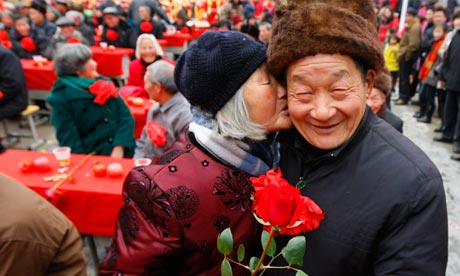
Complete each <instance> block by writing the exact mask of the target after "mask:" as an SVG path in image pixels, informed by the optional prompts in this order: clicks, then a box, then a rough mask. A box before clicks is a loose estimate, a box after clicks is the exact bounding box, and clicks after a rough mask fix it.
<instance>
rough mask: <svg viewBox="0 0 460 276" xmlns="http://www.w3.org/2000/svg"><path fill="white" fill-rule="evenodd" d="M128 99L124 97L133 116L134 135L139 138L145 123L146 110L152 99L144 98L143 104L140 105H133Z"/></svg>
mask: <svg viewBox="0 0 460 276" xmlns="http://www.w3.org/2000/svg"><path fill="white" fill-rule="evenodd" d="M128 99H129V98H125V102H126V105H127V106H128V108H129V111H131V114H132V115H133V118H134V137H135V138H136V139H139V138H140V137H141V134H142V130H143V129H144V126H145V124H146V120H147V112H148V111H149V109H150V107H151V106H152V105H153V101H151V100H145V99H144V104H143V105H142V106H135V105H134V104H133V103H132V102H131V101H130V100H128Z"/></svg>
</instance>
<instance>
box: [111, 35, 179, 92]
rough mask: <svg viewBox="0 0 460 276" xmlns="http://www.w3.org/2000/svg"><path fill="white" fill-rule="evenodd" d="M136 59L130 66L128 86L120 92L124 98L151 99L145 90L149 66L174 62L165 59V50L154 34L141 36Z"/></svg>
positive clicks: (138, 41) (137, 44)
mask: <svg viewBox="0 0 460 276" xmlns="http://www.w3.org/2000/svg"><path fill="white" fill-rule="evenodd" d="M135 55H136V59H135V60H133V61H131V63H130V64H129V76H128V80H127V82H126V86H125V87H123V88H122V90H121V91H120V95H121V96H122V97H128V96H132V97H142V98H145V99H148V98H149V95H148V94H147V91H145V89H144V75H145V72H146V70H147V66H149V65H150V64H152V63H154V62H155V61H157V60H161V59H163V60H165V61H168V62H170V63H171V64H173V65H174V62H173V61H170V60H169V59H167V58H164V57H163V55H164V53H163V49H162V48H161V46H160V44H159V43H158V41H157V39H156V38H155V36H154V35H152V34H141V35H140V36H139V37H138V38H137V42H136V53H135Z"/></svg>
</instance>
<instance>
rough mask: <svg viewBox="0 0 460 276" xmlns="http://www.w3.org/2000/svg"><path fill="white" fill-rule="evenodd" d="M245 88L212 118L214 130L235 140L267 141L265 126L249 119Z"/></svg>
mask: <svg viewBox="0 0 460 276" xmlns="http://www.w3.org/2000/svg"><path fill="white" fill-rule="evenodd" d="M243 87H244V84H243V86H242V87H241V88H240V89H238V91H237V92H236V94H235V95H234V96H233V97H232V98H231V99H230V100H229V101H228V102H227V103H226V104H225V105H224V106H223V107H222V108H221V109H220V110H219V111H218V112H217V113H216V116H215V118H212V119H211V120H212V121H213V126H214V127H215V128H214V130H215V131H217V132H218V133H220V134H221V135H222V136H224V137H232V138H235V139H240V140H242V139H244V138H249V139H251V140H254V141H260V140H265V139H266V138H267V131H266V130H265V128H264V127H263V125H261V124H258V123H254V122H253V121H252V120H251V119H250V118H249V113H248V109H247V106H246V102H245V101H244V98H243Z"/></svg>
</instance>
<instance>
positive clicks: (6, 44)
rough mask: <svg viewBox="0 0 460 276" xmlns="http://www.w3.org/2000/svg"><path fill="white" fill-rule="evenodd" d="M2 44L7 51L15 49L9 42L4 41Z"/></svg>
mask: <svg viewBox="0 0 460 276" xmlns="http://www.w3.org/2000/svg"><path fill="white" fill-rule="evenodd" d="M1 44H2V46H3V47H5V48H6V49H11V47H13V43H11V41H9V40H2V42H1Z"/></svg>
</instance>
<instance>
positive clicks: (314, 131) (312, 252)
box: [0, 0, 460, 276]
mask: <svg viewBox="0 0 460 276" xmlns="http://www.w3.org/2000/svg"><path fill="white" fill-rule="evenodd" d="M211 2H212V3H214V4H215V3H216V1H211ZM222 2H224V1H222ZM408 2H409V6H408V7H407V9H406V8H405V7H402V1H391V0H386V1H385V0H379V1H373V0H347V1H340V0H314V1H313V0H312V1H307V0H306V1H295V0H287V1H265V0H259V1H257V0H253V1H241V0H229V1H226V2H225V3H223V5H222V6H220V7H217V6H216V7H214V6H212V5H211V6H210V7H209V9H208V11H209V14H207V15H206V19H207V20H208V21H209V23H210V29H211V30H210V31H207V32H204V33H203V34H202V35H201V36H200V37H199V38H198V39H197V41H195V42H194V43H192V44H191V45H190V46H189V47H188V48H187V50H186V51H185V52H184V53H183V54H181V55H180V56H179V57H178V58H177V59H176V60H171V59H169V58H167V57H165V53H164V52H163V50H162V48H161V46H160V45H159V43H158V41H157V39H160V38H161V37H162V35H163V34H164V32H165V31H167V30H168V29H169V28H171V26H174V29H175V30H178V31H180V32H192V31H193V24H187V22H189V20H190V19H193V18H194V17H197V14H196V12H195V11H196V9H193V5H198V2H193V3H192V4H193V5H190V6H189V5H184V6H183V7H181V8H179V9H177V10H175V11H174V12H175V13H174V14H171V8H170V7H167V6H166V7H162V6H161V4H160V3H159V2H158V1H154V0H151V1H144V0H133V1H131V2H122V3H119V4H117V3H116V2H113V1H104V2H101V3H97V5H88V3H86V2H85V4H86V6H85V5H84V4H82V3H79V2H70V1H69V2H67V1H65V0H56V1H55V2H53V3H51V4H50V3H47V2H42V0H38V1H33V2H31V5H30V6H27V7H26V6H25V5H22V4H21V3H16V5H15V6H12V5H4V11H2V14H1V15H2V23H3V29H2V31H1V32H2V33H1V36H0V39H1V45H2V46H0V50H1V51H0V55H3V53H2V51H4V52H8V53H9V54H10V60H12V61H11V62H15V63H16V64H19V65H20V63H19V58H32V57H33V56H34V55H42V56H45V57H47V58H50V59H53V60H54V67H55V72H56V75H57V77H58V80H57V81H56V82H55V83H54V84H53V88H52V90H51V93H50V95H49V96H48V97H47V98H46V102H47V103H48V105H49V106H50V111H51V123H52V124H53V126H54V128H55V130H56V138H57V140H58V142H59V144H60V145H61V146H70V147H71V148H72V152H75V153H84V154H88V153H96V154H100V155H109V156H112V157H114V158H121V157H125V158H131V157H133V158H149V159H151V160H153V161H152V164H151V165H148V166H139V167H136V168H133V169H132V170H131V171H130V173H129V175H128V176H127V178H126V179H125V182H124V185H123V190H122V197H123V206H122V207H121V209H120V211H119V216H118V221H117V223H116V228H115V233H114V236H113V240H112V244H111V246H110V248H108V252H107V256H106V257H105V259H104V261H103V262H102V263H101V266H100V274H101V275H123V274H126V275H128V274H129V275H219V273H220V265H221V261H222V255H221V254H219V252H218V250H217V245H216V240H217V236H218V235H219V233H220V232H221V231H222V230H223V229H225V228H227V227H230V228H231V229H232V231H233V239H234V244H235V248H236V247H237V246H238V245H239V244H244V245H245V248H246V250H247V254H246V256H252V255H251V254H253V253H254V254H256V253H260V248H259V247H260V240H259V238H258V237H259V236H260V233H261V231H262V227H261V226H260V225H259V224H258V223H257V221H256V220H255V219H254V217H253V213H252V209H251V192H252V188H251V183H250V181H249V178H250V177H251V176H261V175H264V174H265V173H267V171H268V170H270V169H271V168H275V169H276V170H280V171H281V172H282V174H283V176H284V177H285V178H286V179H287V180H288V181H289V183H290V184H291V185H293V186H296V187H298V188H299V189H300V192H301V194H302V195H304V196H308V197H310V198H312V199H313V200H314V201H315V202H316V203H317V204H318V205H319V206H320V208H321V209H322V210H323V211H324V213H325V219H324V221H322V222H321V225H320V227H319V228H318V229H316V230H314V231H312V232H308V233H306V234H304V235H305V237H306V242H307V252H306V254H305V256H304V258H303V262H302V263H303V264H302V265H301V266H300V268H301V269H302V270H304V271H305V272H306V273H308V274H309V275H321V276H328V275H331V276H332V275H372V274H376V275H390V274H391V275H440V276H441V275H444V274H445V271H446V266H447V249H448V248H447V243H448V235H447V210H446V199H445V191H444V187H443V180H442V177H441V175H440V173H439V171H438V170H437V168H436V166H435V165H434V164H433V163H432V162H431V160H430V159H429V158H428V157H427V156H426V154H425V153H424V152H423V151H422V150H420V149H419V148H418V147H417V146H416V145H414V144H413V142H411V141H410V140H409V139H407V138H406V137H405V136H404V135H403V134H402V132H403V123H406V124H407V123H411V122H403V121H402V120H401V119H400V118H399V117H398V116H396V115H395V114H394V113H392V112H391V105H392V104H395V105H407V104H409V103H410V102H411V101H412V99H413V97H414V95H415V94H416V93H418V94H419V103H418V104H419V106H420V110H419V111H418V112H417V113H416V114H414V116H415V117H417V121H418V123H431V119H432V116H433V115H434V114H435V113H436V112H437V114H438V115H439V116H440V117H441V118H442V124H441V125H440V126H439V128H437V131H439V132H441V133H442V136H441V137H436V138H435V139H434V140H435V141H438V142H447V143H452V145H453V155H452V159H455V160H460V113H459V110H460V81H459V80H460V76H459V72H460V71H459V69H460V68H459V66H460V65H459V63H458V60H460V51H459V50H458V49H457V48H458V47H460V34H459V32H458V30H459V28H460V10H459V9H458V8H457V4H456V1H447V5H445V6H444V5H443V4H442V3H438V1H418V0H410V1H408ZM454 2H455V3H454ZM4 3H5V2H4ZM6 3H9V2H6ZM10 4H11V3H10ZM403 11H406V12H405V14H401V13H402V12H403ZM401 22H404V24H401ZM101 42H103V43H106V44H107V45H113V46H115V47H124V48H133V49H135V56H134V57H133V60H132V61H131V63H130V65H129V72H128V78H127V82H126V84H124V85H123V86H122V87H117V86H116V85H115V84H114V82H113V81H112V80H111V79H108V78H105V77H104V76H101V75H99V73H98V72H97V70H96V65H97V64H96V62H95V61H94V60H93V58H92V55H91V51H90V48H89V47H88V46H89V45H98V44H99V45H100V43H101ZM457 44H458V45H457ZM4 48H5V49H4ZM8 49H10V50H11V51H10V50H8ZM22 77H23V74H22ZM2 78H3V76H0V79H1V80H2V81H3V79H2ZM2 83H3V82H0V87H1V90H2V91H3V86H1V85H2ZM23 88H24V86H21V89H23ZM17 89H19V88H17ZM397 90H399V98H398V99H395V101H394V102H393V103H392V101H391V100H390V99H391V94H392V93H394V92H395V91H397ZM2 95H3V92H2ZM5 95H6V93H5ZM130 97H141V98H144V99H148V100H153V101H155V104H154V105H153V106H152V107H151V108H150V109H149V111H148V113H147V118H146V125H145V126H144V129H143V131H142V134H141V137H140V138H139V139H137V140H135V138H134V120H133V117H132V115H131V114H130V112H129V109H128V107H127V105H126V103H125V101H124V100H126V99H128V98H130ZM436 97H437V99H438V101H437V102H438V104H437V107H436V105H435V103H436V100H435V99H436ZM3 99H4V98H3V97H0V103H1V101H2V100H3ZM0 116H1V114H0ZM300 183H302V185H300ZM18 193H20V191H18ZM0 195H1V194H0ZM30 212H32V211H30ZM66 227H67V228H69V229H70V230H72V231H74V229H71V227H70V226H68V225H67V224H66ZM70 230H69V231H70ZM49 234H51V235H52V234H53V232H52V231H50V233H49ZM9 238H10V237H9ZM288 238H289V237H287V236H283V235H280V236H278V237H277V242H278V243H279V246H278V249H281V248H282V247H283V246H282V245H284V244H286V243H287V242H288ZM10 239H11V238H10ZM75 245H76V246H75V248H77V251H78V249H79V248H80V247H81V244H80V243H78V242H75ZM56 248H58V249H57V250H59V248H60V247H59V246H56ZM73 252H74V251H73ZM30 254H33V252H32V253H30ZM74 254H75V252H74ZM74 257H75V258H77V257H78V258H77V259H78V261H79V263H80V264H81V258H79V256H78V254H75V255H74ZM270 263H271V264H276V265H280V266H283V267H285V266H287V264H286V263H284V261H283V260H279V259H277V260H273V261H270ZM11 264H12V265H11V267H12V268H13V267H14V264H15V262H11ZM234 269H235V273H236V274H237V275H241V273H243V272H241V271H239V270H238V269H241V267H234ZM0 271H1V269H0ZM11 271H15V270H11ZM83 273H84V272H81V271H79V272H78V273H75V275H82V274H83ZM291 273H292V274H291ZM264 274H267V275H295V271H289V270H287V271H286V270H278V269H277V270H267V271H265V272H264Z"/></svg>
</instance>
